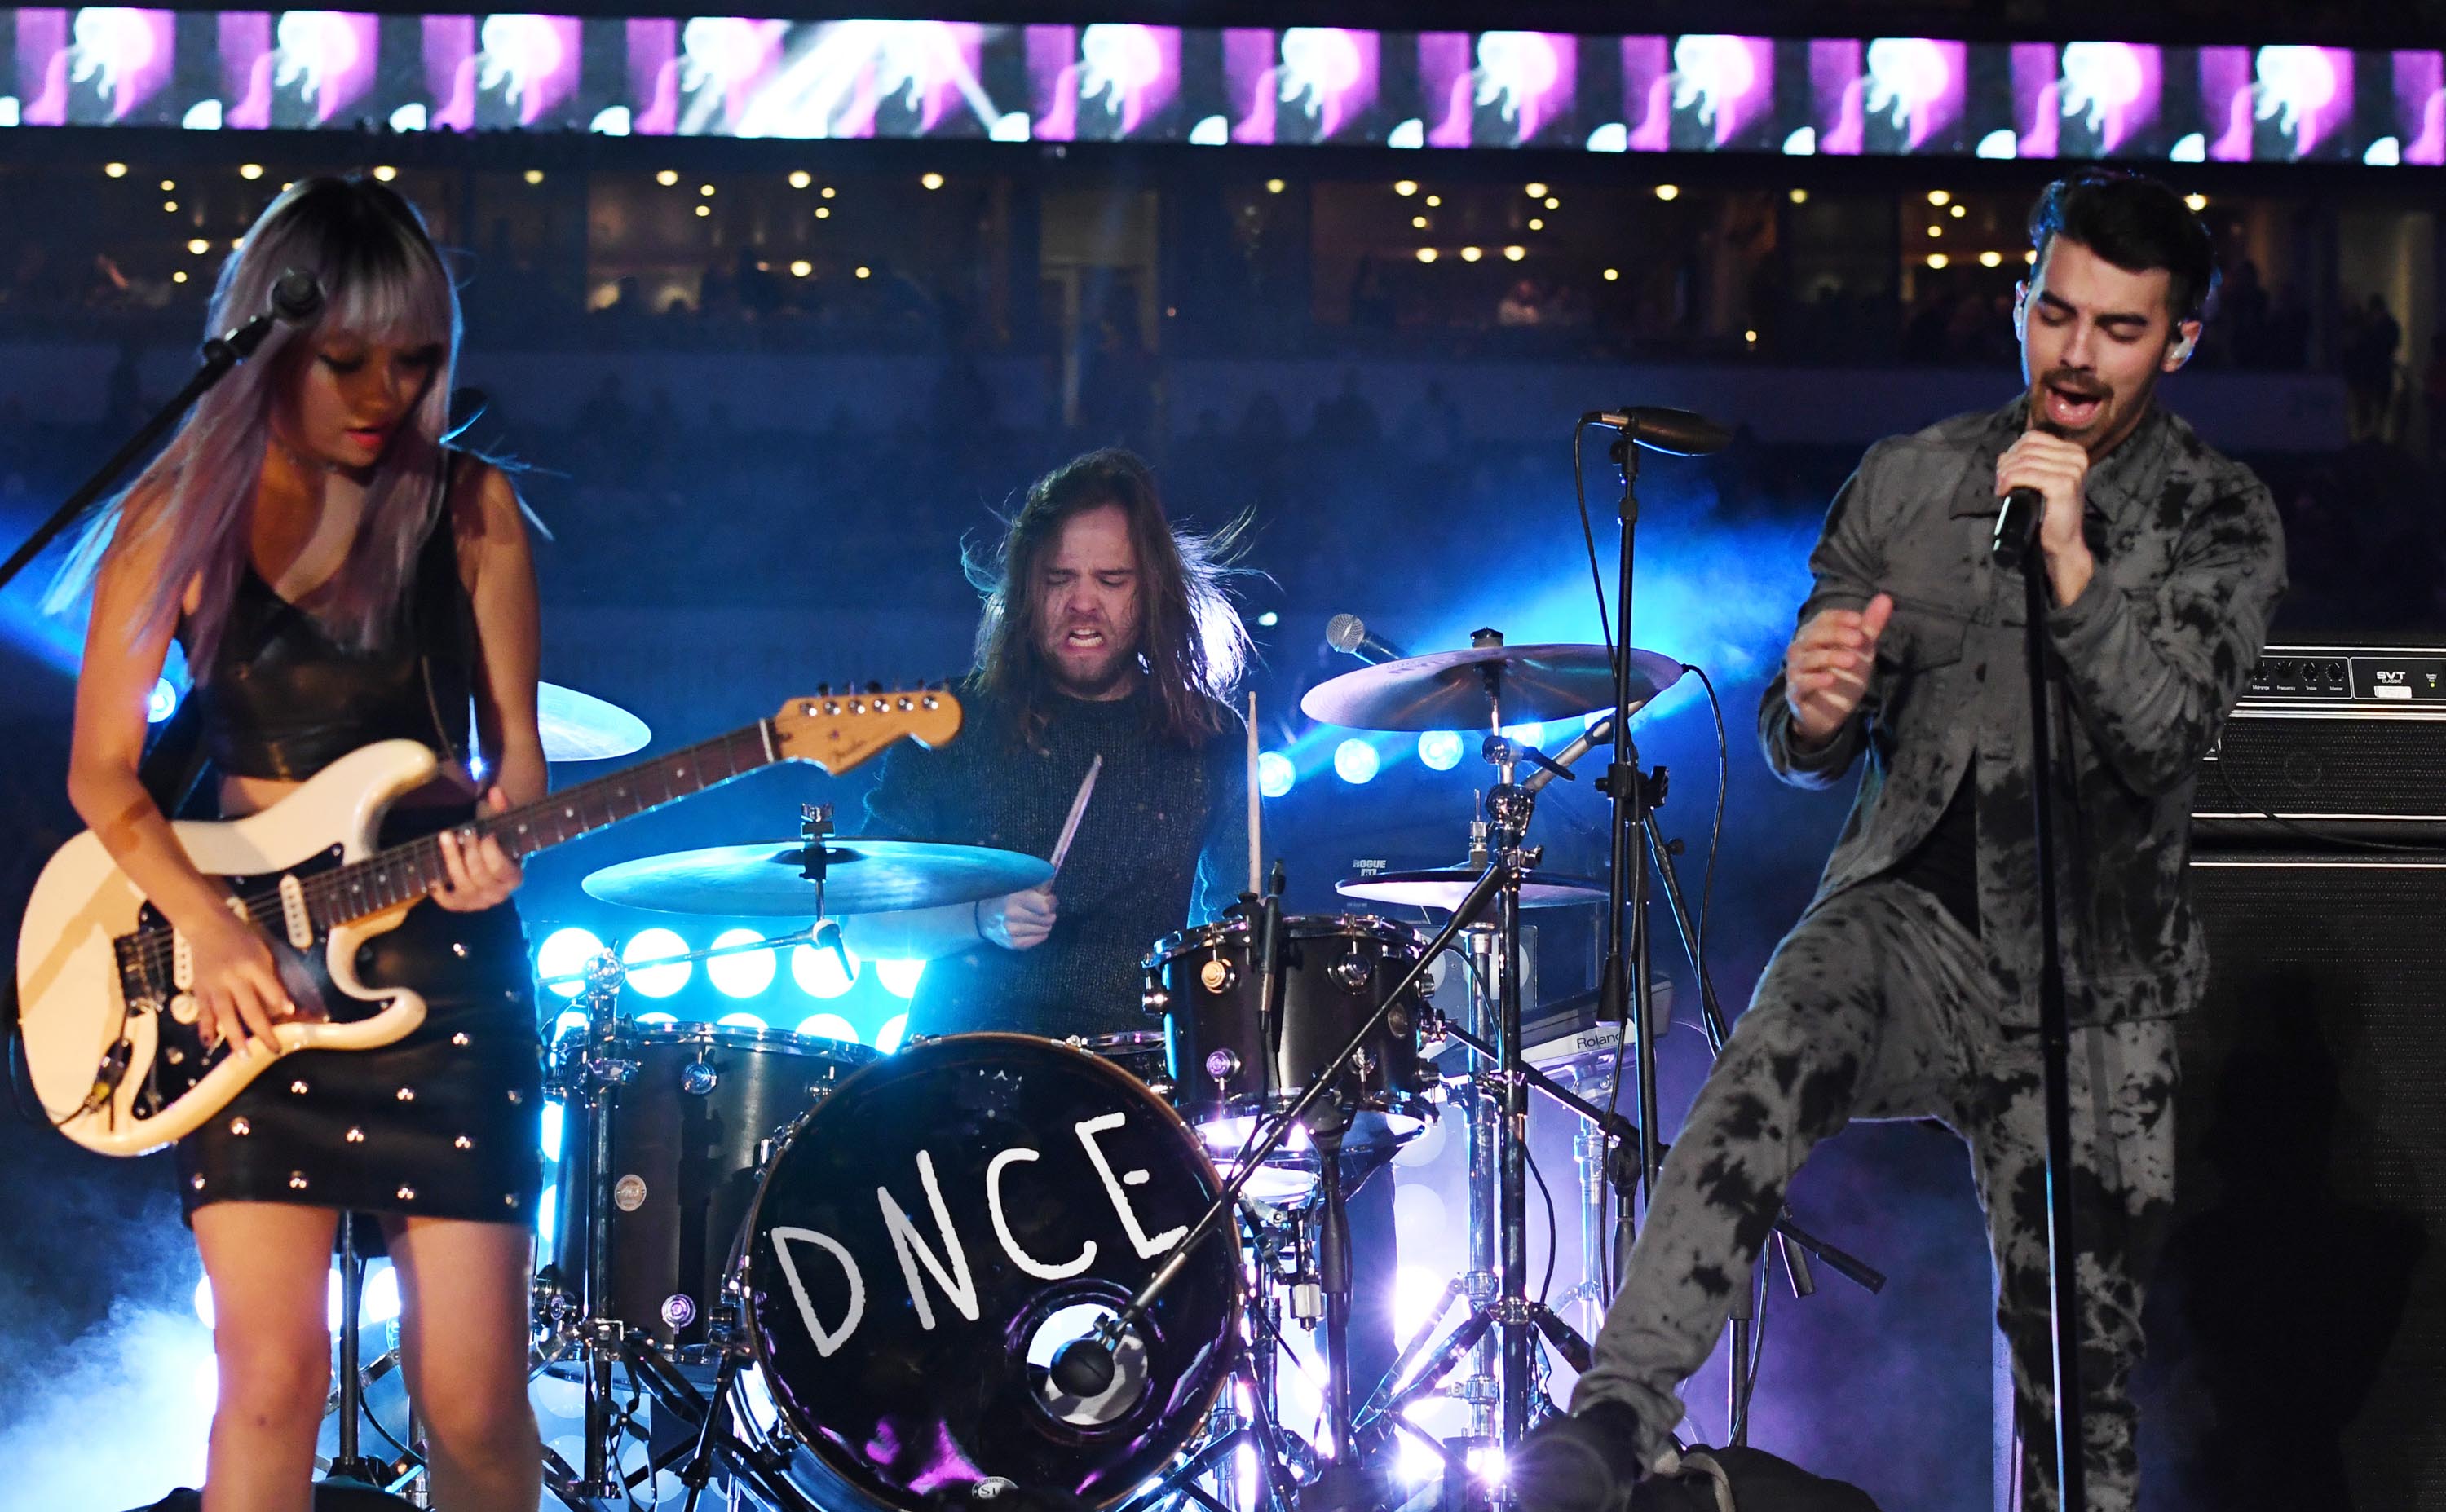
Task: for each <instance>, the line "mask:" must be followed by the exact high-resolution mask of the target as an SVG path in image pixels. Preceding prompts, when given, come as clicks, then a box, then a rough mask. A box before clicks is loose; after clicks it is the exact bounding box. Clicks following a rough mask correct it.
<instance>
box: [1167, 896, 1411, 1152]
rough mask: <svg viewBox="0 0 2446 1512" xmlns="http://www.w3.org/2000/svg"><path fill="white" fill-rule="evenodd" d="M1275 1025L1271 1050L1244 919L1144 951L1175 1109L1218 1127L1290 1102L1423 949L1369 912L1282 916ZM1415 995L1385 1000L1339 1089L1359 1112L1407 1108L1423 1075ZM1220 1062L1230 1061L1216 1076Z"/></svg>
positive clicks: (1402, 927) (1407, 931)
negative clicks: (1278, 1021) (1383, 1014)
mask: <svg viewBox="0 0 2446 1512" xmlns="http://www.w3.org/2000/svg"><path fill="white" fill-rule="evenodd" d="M1281 951H1282V959H1283V999H1284V1002H1283V1009H1284V1012H1283V1032H1282V1043H1281V1049H1280V1053H1279V1054H1278V1055H1273V1056H1271V1057H1269V1056H1268V1055H1267V1054H1266V1051H1265V1036H1264V1034H1263V1032H1262V1030H1261V1028H1260V1026H1259V1023H1258V1016H1257V1006H1258V1004H1257V999H1258V986H1259V983H1258V971H1257V961H1256V952H1255V949H1254V946H1253V944H1252V942H1251V931H1250V927H1249V924H1248V921H1247V920H1245V919H1231V920H1225V921H1221V922H1218V923H1215V924H1205V925H1202V926H1200V927H1198V928H1195V929H1189V930H1184V931H1182V932H1181V933H1179V934H1176V935H1170V936H1167V937H1166V938H1165V939H1164V940H1163V941H1162V942H1160V943H1158V944H1157V946H1156V949H1155V952H1154V954H1152V955H1150V956H1149V957H1148V958H1147V961H1146V963H1145V969H1146V983H1147V985H1146V1003H1147V1007H1148V1011H1149V1012H1151V1013H1152V1012H1158V1011H1159V1012H1161V1013H1162V1014H1163V1015H1164V1024H1165V1028H1166V1030H1167V1032H1168V1034H1169V1036H1170V1052H1171V1054H1170V1066H1171V1071H1172V1079H1173V1104H1174V1106H1176V1107H1177V1108H1178V1109H1179V1110H1180V1111H1181V1116H1183V1117H1184V1118H1186V1119H1188V1120H1189V1121H1190V1122H1191V1123H1192V1124H1195V1125H1200V1126H1206V1125H1218V1124H1220V1123H1221V1122H1222V1121H1223V1120H1226V1119H1233V1118H1242V1117H1246V1116H1247V1115H1249V1114H1251V1113H1254V1112H1259V1111H1271V1110H1274V1109H1279V1108H1281V1107H1282V1106H1284V1105H1285V1104H1287V1103H1289V1101H1290V1100H1291V1099H1292V1098H1293V1097H1296V1096H1297V1095H1298V1094H1299V1093H1300V1092H1301V1091H1303V1090H1304V1089H1305V1088H1306V1087H1307V1086H1308V1082H1309V1081H1310V1079H1312V1078H1313V1077H1314V1076H1315V1075H1316V1073H1318V1072H1319V1071H1321V1070H1322V1069H1323V1068H1324V1067H1325V1065H1326V1063H1327V1062H1329V1061H1330V1060H1331V1059H1332V1058H1333V1056H1334V1054H1335V1053H1336V1052H1338V1051H1339V1050H1341V1049H1342V1047H1343V1046H1344V1045H1345V1043H1347V1042H1348V1040H1349V1038H1350V1036H1352V1035H1353V1034H1355V1033H1357V1032H1358V1029H1359V1027H1360V1025H1362V1024H1363V1023H1364V1022H1366V1020H1367V1017H1368V1016H1369V1015H1370V1014H1372V1013H1374V1012H1375V1011H1376V1005H1377V1004H1378V1003H1379V1002H1381V1001H1383V998H1384V996H1385V995H1386V994H1387V993H1389V992H1390V991H1391V990H1392V989H1393V988H1394V987H1395V986H1397V985H1399V984H1400V981H1401V980H1402V977H1403V976H1404V975H1405V974H1407V973H1408V971H1409V969H1410V967H1411V966H1412V965H1413V964H1415V963H1416V962H1417V961H1418V960H1419V958H1420V956H1421V954H1422V953H1423V951H1424V945H1423V943H1422V942H1421V940H1420V939H1419V936H1418V932H1417V931H1416V930H1413V929H1411V928H1410V927H1409V926H1408V925H1406V924H1397V923H1394V922H1393V921H1391V920H1388V919H1380V918H1377V917H1375V916H1373V915H1370V914H1297V915H1292V916H1290V917H1289V918H1286V919H1285V920H1284V921H1283V932H1282V944H1281ZM1419 1011H1420V998H1419V995H1418V994H1417V993H1416V992H1415V991H1414V992H1413V993H1412V994H1411V995H1410V996H1409V997H1408V998H1405V999H1403V1000H1402V1002H1400V1003H1397V1004H1395V1005H1394V1009H1393V1012H1392V1013H1391V1014H1390V1015H1389V1016H1387V1018H1386V1021H1385V1022H1384V1023H1383V1025H1381V1026H1379V1028H1378V1029H1377V1031H1376V1032H1375V1033H1374V1034H1373V1035H1371V1036H1369V1037H1368V1039H1367V1040H1366V1042H1365V1043H1364V1044H1363V1045H1362V1047H1361V1049H1360V1055H1359V1058H1358V1060H1357V1062H1356V1063H1355V1070H1354V1071H1353V1073H1352V1074H1351V1076H1350V1078H1349V1080H1348V1082H1347V1083H1346V1085H1347V1086H1348V1087H1350V1088H1351V1089H1352V1090H1353V1092H1355V1093H1356V1106H1357V1107H1358V1108H1359V1109H1360V1110H1362V1111H1364V1112H1373V1113H1379V1114H1382V1113H1400V1112H1405V1111H1411V1110H1413V1109H1415V1108H1416V1106H1417V1105H1418V1103H1419V1102H1420V1100H1421V1096H1422V1094H1423V1092H1424V1090H1425V1088H1426V1086H1427V1085H1428V1080H1429V1078H1428V1077H1427V1076H1425V1075H1424V1074H1422V1073H1421V1069H1420V1058H1419V1052H1418V1025H1419ZM1218 1068H1229V1070H1228V1073H1226V1074H1224V1075H1221V1076H1218V1075H1216V1074H1215V1072H1216V1070H1217V1069H1218Z"/></svg>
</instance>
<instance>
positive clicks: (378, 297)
mask: <svg viewBox="0 0 2446 1512" xmlns="http://www.w3.org/2000/svg"><path fill="white" fill-rule="evenodd" d="M292 268H293V269H301V270H303V271H306V272H309V273H311V274H313V275H314V277H315V279H316V280H317V282H319V283H320V285H321V286H322V289H323V294H324V305H323V312H322V315H321V317H320V318H319V319H317V320H316V321H315V322H314V323H313V324H312V325H311V326H310V327H296V326H291V325H288V324H285V323H284V324H282V325H279V326H275V327H273V331H272V334H271V335H270V336H268V337H266V338H265V340H264V343H263V345H261V346H260V347H258V348H257V349H256V351H255V354H254V357H253V358H252V359H251V360H250V361H248V362H246V363H244V364H240V365H239V366H238V367H236V368H235V369H234V370H233V371H232V372H231V373H230V374H229V375H228V376H227V377H226V378H224V379H222V380H221V382H220V383H218V384H217V385H216V386H215V387H214V388H213V389H212V391H211V392H209V393H207V394H206V395H205V396H204V397H203V399H202V400H201V401H199V402H198V404H197V405H196V407H195V410H194V411H193V412H192V413H191V414H189V415H188V417H187V419H186V420H185V421H184V423H182V424H181V425H179V429H178V430H177V432H176V433H174V434H173V435H172V436H171V438H170V441H169V444H168V445H166V446H165V447H163V448H162V451H161V454H160V457H157V458H155V459H154V461H153V463H152V465H151V466H149V467H147V468H145V469H144V471H143V472H142V473H141V475H139V476H138V477H137V478H136V481H135V482H133V483H132V484H130V485H129V486H128V488H127V490H126V491H125V492H124V493H122V494H121V495H119V497H118V498H116V499H114V500H113V501H112V502H111V504H110V506H109V508H108V509H107V510H106V511H105V512H103V514H102V515H100V516H99V517H98V518H97V519H96V521H95V522H94V525H93V526H92V528H91V529H90V530H88V531H87V532H86V533H85V537H84V540H83V542H82V544H81V545H80V546H79V548H78V549H77V551H76V552H75V553H74V555H73V556H71V558H70V559H69V563H68V566H67V568H66V569H65V570H64V571H63V572H62V573H61V574H60V578H59V581H58V582H57V583H56V584H55V585H54V587H53V588H52V590H51V594H50V601H51V604H52V606H53V607H66V605H68V604H70V603H72V602H74V601H75V600H76V599H77V598H78V597H79V596H80V595H81V594H82V593H83V592H84V590H85V588H87V587H89V586H90V584H91V582H92V578H93V574H94V572H95V570H96V569H98V567H99V566H100V564H101V560H102V557H103V554H104V552H105V551H108V552H110V553H113V554H117V553H122V552H129V551H133V552H136V553H138V558H139V559H140V560H144V559H150V560H152V561H153V562H155V563H156V564H158V565H157V566H156V567H155V568H154V569H153V574H152V576H153V581H152V582H151V583H150V585H149V586H148V588H149V591H148V592H147V594H146V597H145V599H144V602H143V606H142V608H141V611H140V613H139V620H140V624H139V625H132V626H129V629H130V630H131V631H141V629H143V628H145V627H147V626H154V625H161V624H164V623H176V621H177V619H178V617H179V606H180V603H181V601H182V600H183V599H184V598H185V596H186V591H187V585H188V584H190V583H198V584H199V585H200V593H199V597H198V605H197V608H196V612H195V613H194V614H192V615H190V616H188V623H187V634H188V641H189V644H188V647H187V653H188V663H187V664H188V665H189V667H191V668H192V669H194V673H195V675H196V676H197V677H198V679H201V678H203V677H206V676H209V674H210V669H211V667H212V665H213V648H214V645H215V644H216V642H217V641H218V639H219V636H220V631H221V626H222V625H223V624H224V623H225V622H226V621H227V618H228V614H229V607H230V603H231V601H232V599H233V598H234V597H235V595H236V591H237V585H238V581H239V578H240V577H241V575H242V574H243V573H244V571H245V569H246V565H247V560H248V533H249V531H248V524H249V518H250V516H251V514H252V513H253V510H254V495H255V489H256V487H257V485H258V484H259V483H260V481H261V479H262V476H263V460H264V454H265V452H266V450H267V449H268V447H269V446H270V445H271V444H272V442H273V428H272V422H273V415H274V413H275V411H276V410H277V409H278V408H279V407H280V406H282V405H284V404H286V403H288V402H289V395H290V394H291V392H292V388H293V387H294V385H295V383H296V382H297V378H298V375H299V373H300V372H301V371H302V370H303V368H304V367H305V365H306V364H308V363H310V362H311V361H313V359H314V356H315V354H316V352H318V351H319V350H320V349H321V344H322V342H323V341H324V340H325V339H326V338H328V337H329V336H332V335H335V334H339V333H346V334H348V335H350V336H354V337H357V338H359V339H362V340H365V341H368V342H386V343H393V344H396V345H402V346H428V345H429V346H432V347H436V348H439V350H440V351H441V353H442V358H441V361H440V362H439V363H437V364H435V366H434V370H433V374H432V377H431V378H430V379H428V380H427V382H426V386H425V390H424V394H423V398H422V399H421V400H420V401H418V403H417V404H416V406H415V408H413V409H411V410H409V411H408V413H407V416H406V418H405V420H404V421H403V422H402V424H401V425H400V428H399V430H398V432H397V433H396V434H395V435H394V436H393V437H392V438H391V441H390V444H389V445H388V446H386V447H385V448H384V450H383V455H382V457H380V458H379V459H378V460H377V461H376V462H375V463H374V467H373V476H372V478H371V480H370V481H369V482H368V483H367V487H366V502H365V513H364V516H363V519H362V522H361V523H360V524H359V525H358V527H357V534H356V540H355V541H354V543H353V544H352V545H351V546H350V548H349V551H348V556H347V558H346V559H345V560H344V561H343V562H342V564H341V566H340V569H339V571H338V573H337V574H336V575H335V576H334V577H333V578H332V580H331V584H330V587H329V589H328V591H327V594H326V595H324V597H325V602H324V603H323V604H321V605H318V606H317V608H316V617H317V619H318V620H320V621H322V622H323V624H324V626H325V627H326V628H327V629H329V630H330V631H332V632H333V633H334V634H335V635H337V636H339V637H340V638H341V639H342V640H343V641H344V642H346V643H348V644H354V645H360V646H362V645H367V644H375V643H377V642H379V641H381V640H382V639H384V638H385V637H386V635H387V634H388V633H389V632H390V631H391V630H392V629H393V628H394V627H395V625H396V623H397V621H396V616H397V612H398V609H399V606H400V604H401V601H402V599H403V597H404V589H405V584H406V582H407V579H408V577H409V576H410V574H411V573H412V572H413V570H414V567H415V561H416V553H417V550H418V548H419V547H420V546H421V545H422V544H423V540H424V537H425V532H426V530H427V529H428V527H429V526H431V525H432V523H433V513H434V510H435V507H436V504H435V501H436V498H437V497H438V495H439V493H440V483H441V480H442V469H443V468H444V467H445V466H446V465H447V462H448V453H447V451H446V450H445V448H444V447H443V445H442V440H443V435H444V432H445V429H446V427H447V425H448V418H449V410H450V377H451V370H452V368H453V366H454V365H455V364H456V363H457V360H458V355H459V328H460V327H459V295H458V290H457V289H455V288H454V287H453V286H452V284H451V281H450V274H449V271H448V270H447V269H445V268H444V267H443V266H442V256H441V253H440V252H438V251H437V250H436V249H435V247H434V245H433V239H432V237H431V235H430V234H429V233H427V232H426V231H425V227H424V220H423V216H421V215H418V214H417V212H416V209H415V207H414V206H412V205H410V204H409V203H408V202H407V201H406V200H405V198H402V197H401V196H399V195H398V194H397V193H395V192H393V191H392V190H390V189H388V188H386V187H385V186H384V185H382V184H379V183H376V182H373V181H372V180H371V179H367V178H360V177H353V176H352V177H347V178H334V177H314V178H301V179H299V180H298V181H297V182H296V183H294V184H292V186H291V187H290V188H289V189H287V190H286V191H284V192H283V193H282V194H281V195H280V196H279V197H278V198H276V199H274V200H273V202H272V203H271V205H270V206H269V207H268V208H266V209H265V211H264V212H263V214H262V215H261V216H259V217H258V218H257V219H256V220H255V223H254V227H253V228H252V229H250V230H249V231H248V232H247V233H246V235H245V236H244V237H243V238H241V239H240V240H239V242H238V245H237V250H236V251H235V252H232V253H231V254H230V257H229V260H228V261H227V262H226V263H224V264H223V265H222V267H221V271H220V278H219V281H218V283H217V284H216V286H215V288H214V289H213V299H212V305H211V307H210V309H209V311H208V313H207V314H206V316H205V329H206V330H207V331H208V332H210V331H225V330H228V329H230V328H231V327H235V326H240V325H243V324H245V323H246V322H247V321H248V320H249V319H251V318H253V317H254V315H256V314H258V313H260V312H261V311H263V310H265V309H268V308H271V304H272V288H273V284H274V283H275V282H277V281H278V280H279V278H280V276H281V274H282V273H284V272H285V271H288V270H290V269H292Z"/></svg>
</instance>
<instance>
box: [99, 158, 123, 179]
mask: <svg viewBox="0 0 2446 1512" xmlns="http://www.w3.org/2000/svg"><path fill="white" fill-rule="evenodd" d="M102 171H103V175H104V176H106V177H112V178H124V177H127V165H126V164H125V163H123V162H106V163H103V165H102Z"/></svg>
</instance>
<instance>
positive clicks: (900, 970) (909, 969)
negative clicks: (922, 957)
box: [875, 961, 926, 999]
mask: <svg viewBox="0 0 2446 1512" xmlns="http://www.w3.org/2000/svg"><path fill="white" fill-rule="evenodd" d="M924 975H926V962H924V961H876V962H875V980H878V981H880V982H882V983H883V990H884V991H885V992H888V993H890V994H892V996H894V998H904V999H905V998H909V997H913V996H914V995H915V993H916V991H917V979H918V978H920V977H922V976H924Z"/></svg>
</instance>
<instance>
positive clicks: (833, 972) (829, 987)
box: [790, 945, 857, 1001]
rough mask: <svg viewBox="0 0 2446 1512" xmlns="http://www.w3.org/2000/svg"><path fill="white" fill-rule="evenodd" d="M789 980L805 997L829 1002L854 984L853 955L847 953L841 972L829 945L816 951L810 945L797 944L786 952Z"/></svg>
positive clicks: (834, 953) (855, 954) (854, 963)
mask: <svg viewBox="0 0 2446 1512" xmlns="http://www.w3.org/2000/svg"><path fill="white" fill-rule="evenodd" d="M790 980H792V981H795V982H797V983H798V984H799V990H800V992H803V993H805V994H806V995H807V996H808V997H810V998H821V999H826V1000H827V1001H829V1000H830V999H835V998H837V997H839V996H840V995H841V994H843V993H845V992H847V991H849V990H850V988H851V987H853V986H855V985H856V982H857V953H856V951H851V952H849V965H848V967H847V968H846V969H844V968H843V967H842V965H841V960H840V955H839V954H838V953H837V952H835V951H834V950H832V949H831V948H830V947H829V946H827V947H826V948H824V949H822V950H818V949H817V948H816V947H815V946H813V945H800V947H799V948H797V949H796V950H793V951H791V952H790Z"/></svg>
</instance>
